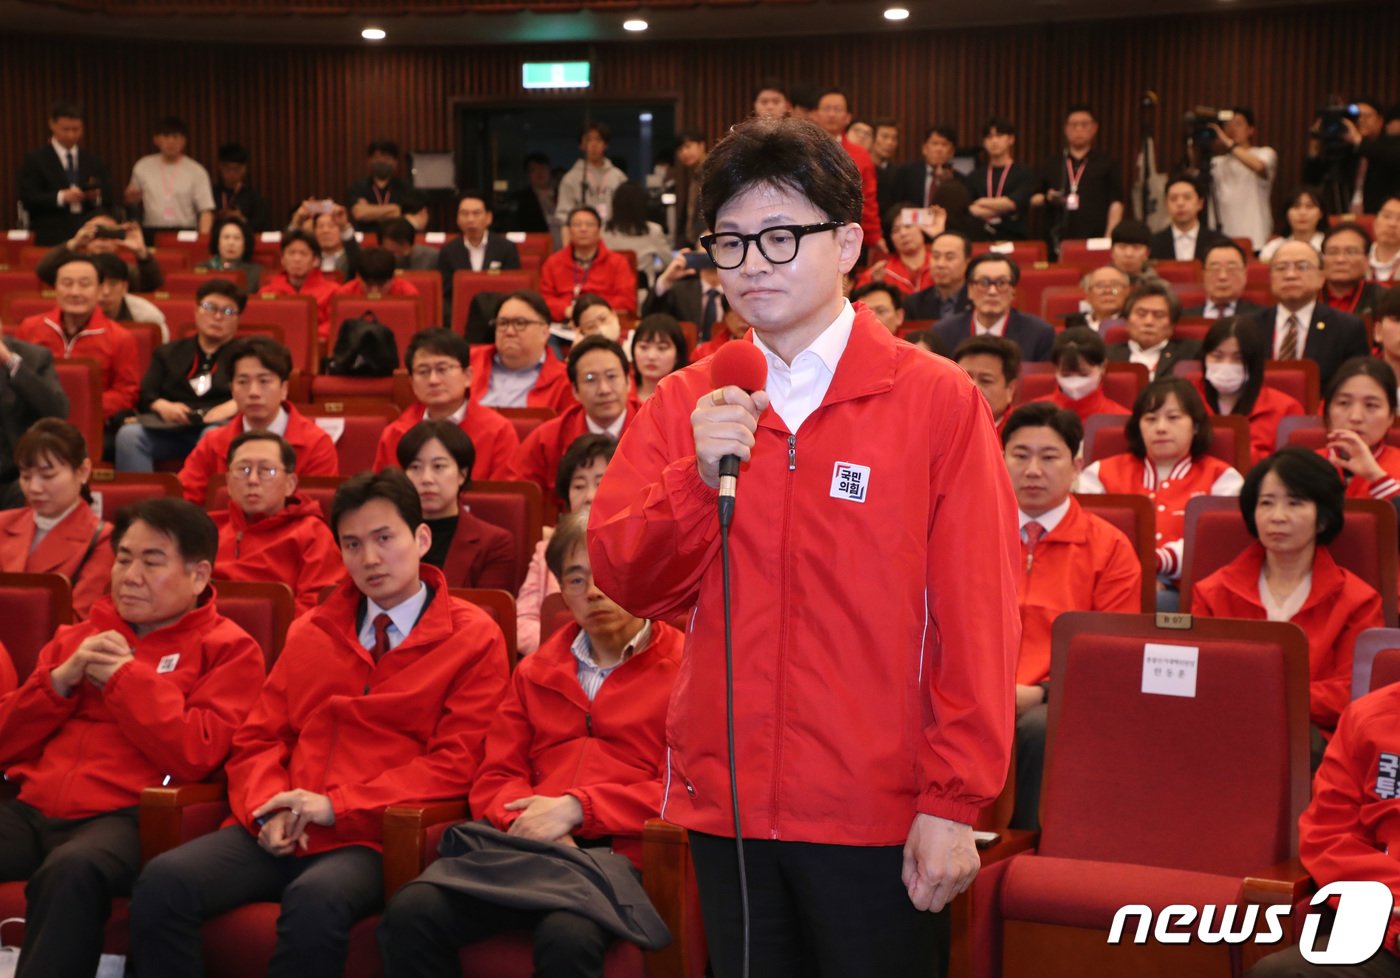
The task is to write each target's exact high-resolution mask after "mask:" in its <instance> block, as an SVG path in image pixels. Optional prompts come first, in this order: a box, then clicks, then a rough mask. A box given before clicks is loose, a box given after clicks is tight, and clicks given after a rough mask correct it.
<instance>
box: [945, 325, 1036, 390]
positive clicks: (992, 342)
mask: <svg viewBox="0 0 1400 978" xmlns="http://www.w3.org/2000/svg"><path fill="white" fill-rule="evenodd" d="M973 356H988V357H996V358H997V359H999V360H1000V361H1001V375H1002V376H1003V377H1005V378H1006V382H1007V383H1008V384H1009V383H1011V382H1012V381H1013V380H1015V379H1016V378H1017V377H1019V376H1020V374H1021V348H1020V347H1019V346H1017V345H1016V344H1015V343H1013V342H1011V341H1010V340H1008V339H1005V338H1003V337H1000V336H993V335H992V334H991V333H984V334H983V335H981V336H969V337H968V338H967V339H965V340H963V341H962V342H961V343H959V344H958V345H957V347H956V348H955V349H954V350H953V356H952V361H953V362H954V363H962V361H963V360H964V359H965V358H967V357H973Z"/></svg>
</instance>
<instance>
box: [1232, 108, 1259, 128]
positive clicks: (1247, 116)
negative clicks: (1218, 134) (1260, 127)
mask: <svg viewBox="0 0 1400 978" xmlns="http://www.w3.org/2000/svg"><path fill="white" fill-rule="evenodd" d="M1230 111H1231V112H1233V113H1235V115H1237V116H1239V117H1240V118H1241V119H1243V120H1244V121H1245V122H1247V123H1249V124H1250V125H1251V126H1252V125H1254V110H1253V109H1251V108H1250V107H1249V106H1247V105H1237V106H1235V107H1234V108H1232V109H1231V110H1230Z"/></svg>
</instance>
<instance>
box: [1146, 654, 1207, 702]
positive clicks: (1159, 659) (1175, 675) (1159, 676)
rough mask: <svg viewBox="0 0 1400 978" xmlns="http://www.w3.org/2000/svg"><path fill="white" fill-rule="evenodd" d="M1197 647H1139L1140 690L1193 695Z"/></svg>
mask: <svg viewBox="0 0 1400 978" xmlns="http://www.w3.org/2000/svg"><path fill="white" fill-rule="evenodd" d="M1200 654H1201V650H1200V649H1199V648H1197V647H1196V646H1189V645H1157V644H1155V643H1152V642H1148V643H1146V644H1144V645H1143V647H1142V691H1143V692H1144V693H1155V694H1156V695H1158V696H1185V697H1189V698H1192V699H1194V698H1195V696H1196V660H1197V659H1198V658H1199V657H1200Z"/></svg>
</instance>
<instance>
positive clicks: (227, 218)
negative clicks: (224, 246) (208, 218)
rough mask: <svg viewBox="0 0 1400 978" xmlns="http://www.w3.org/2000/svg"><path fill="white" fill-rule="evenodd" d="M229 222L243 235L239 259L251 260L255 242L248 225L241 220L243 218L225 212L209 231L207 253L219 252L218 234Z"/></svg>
mask: <svg viewBox="0 0 1400 978" xmlns="http://www.w3.org/2000/svg"><path fill="white" fill-rule="evenodd" d="M230 224H232V225H233V226H234V227H236V228H238V230H239V231H240V232H241V233H242V235H243V254H242V256H240V260H241V261H245V262H248V261H252V260H253V247H254V245H256V244H257V242H255V241H254V240H253V235H252V232H251V231H249V230H248V225H247V224H245V223H244V222H243V219H242V218H240V217H234V216H233V215H232V214H226V215H224V216H223V217H221V218H219V219H218V220H216V221H215V222H214V226H213V227H212V228H211V229H210V231H209V254H211V255H217V254H218V253H219V235H220V234H222V233H223V230H224V228H226V227H228V226H229V225H230Z"/></svg>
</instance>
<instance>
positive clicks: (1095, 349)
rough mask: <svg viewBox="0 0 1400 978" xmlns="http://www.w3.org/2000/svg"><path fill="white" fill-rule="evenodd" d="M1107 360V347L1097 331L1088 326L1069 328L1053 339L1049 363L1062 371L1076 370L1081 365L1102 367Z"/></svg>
mask: <svg viewBox="0 0 1400 978" xmlns="http://www.w3.org/2000/svg"><path fill="white" fill-rule="evenodd" d="M1107 358H1108V346H1107V344H1105V343H1104V341H1103V337H1102V336H1100V335H1099V334H1098V331H1097V330H1093V329H1090V328H1089V327H1088V326H1071V327H1070V328H1069V329H1067V330H1065V331H1064V332H1063V333H1061V334H1060V335H1059V336H1057V337H1055V345H1054V346H1052V347H1051V348H1050V361H1051V362H1052V363H1054V364H1055V366H1056V367H1057V368H1060V369H1063V370H1078V369H1079V367H1080V366H1081V365H1082V364H1086V363H1087V364H1088V365H1089V366H1091V367H1101V366H1103V362H1104V360H1106V359H1107Z"/></svg>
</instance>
